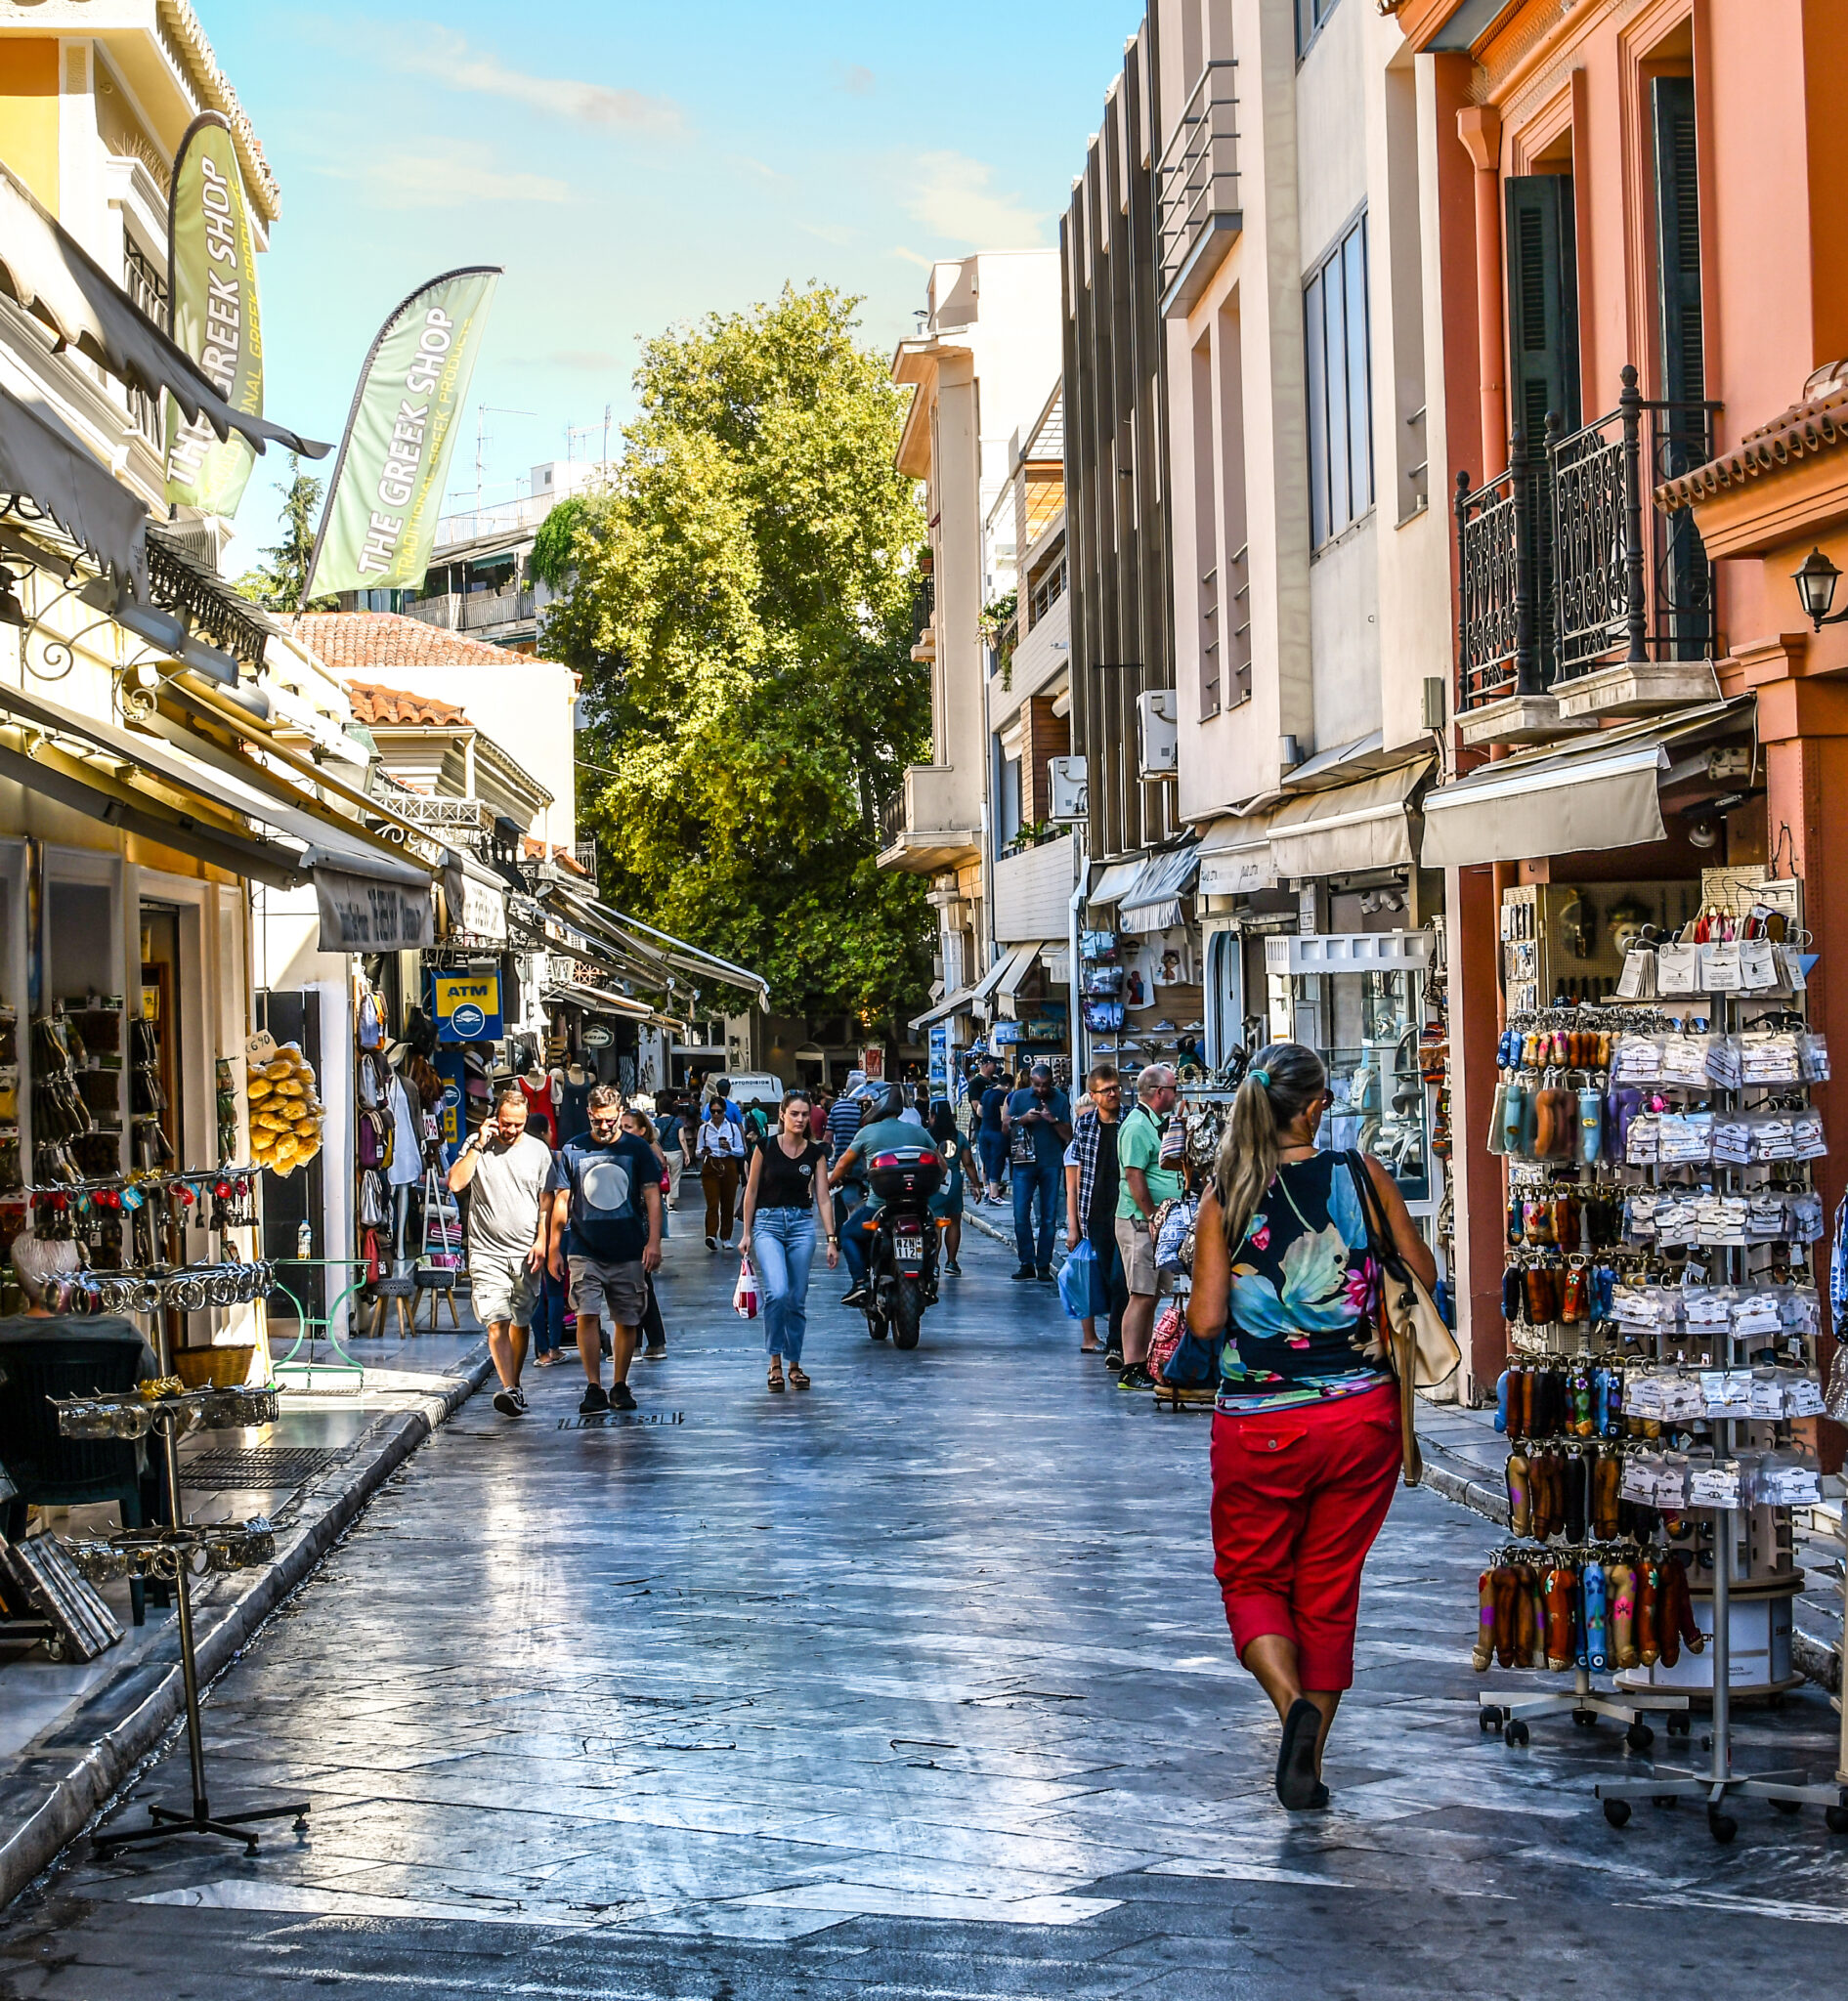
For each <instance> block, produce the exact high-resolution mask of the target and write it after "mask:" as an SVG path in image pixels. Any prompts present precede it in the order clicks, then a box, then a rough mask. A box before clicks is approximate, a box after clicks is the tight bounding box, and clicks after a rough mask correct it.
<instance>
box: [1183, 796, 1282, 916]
mask: <svg viewBox="0 0 1848 2001" xmlns="http://www.w3.org/2000/svg"><path fill="white" fill-rule="evenodd" d="M1199 852H1200V878H1199V885H1198V886H1199V891H1200V894H1201V895H1202V896H1249V895H1251V894H1252V893H1253V891H1255V890H1259V889H1274V888H1275V887H1276V886H1277V879H1278V878H1277V867H1276V864H1275V862H1273V861H1272V860H1271V858H1270V816H1269V814H1268V813H1252V814H1248V815H1245V816H1243V817H1240V816H1239V815H1238V814H1236V813H1228V814H1226V815H1225V817H1224V818H1223V819H1220V820H1216V821H1214V822H1213V824H1212V825H1211V826H1210V827H1209V828H1208V829H1207V830H1206V831H1205V832H1204V833H1203V834H1202V835H1201V836H1200V850H1199Z"/></svg>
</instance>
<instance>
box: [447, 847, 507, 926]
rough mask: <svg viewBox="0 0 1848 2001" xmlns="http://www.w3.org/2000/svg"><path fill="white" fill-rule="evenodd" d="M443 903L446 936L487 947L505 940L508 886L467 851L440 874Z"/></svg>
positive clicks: (459, 855)
mask: <svg viewBox="0 0 1848 2001" xmlns="http://www.w3.org/2000/svg"><path fill="white" fill-rule="evenodd" d="M443 901H444V904H445V906H446V915H447V916H448V919H449V935H450V936H451V937H454V936H456V935H457V934H458V933H459V934H461V935H464V936H466V937H470V938H480V939H483V940H485V941H486V942H487V943H488V944H490V945H504V944H505V943H506V939H507V885H506V883H505V882H504V881H503V880H502V879H501V877H500V876H498V875H496V874H495V873H494V871H493V870H492V869H485V868H483V867H482V865H481V863H479V862H478V861H476V859H475V858H474V856H473V855H471V854H469V853H467V852H466V851H464V852H462V853H460V854H458V855H457V856H456V858H455V860H454V861H452V862H451V863H450V864H449V865H448V867H446V868H445V869H444V871H443Z"/></svg>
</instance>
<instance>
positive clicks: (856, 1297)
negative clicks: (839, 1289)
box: [840, 1285, 871, 1306]
mask: <svg viewBox="0 0 1848 2001" xmlns="http://www.w3.org/2000/svg"><path fill="white" fill-rule="evenodd" d="M870 1297H871V1296H870V1295H869V1293H868V1292H867V1289H866V1287H865V1286H864V1285H858V1286H855V1287H854V1288H853V1289H852V1291H851V1292H848V1293H844V1294H842V1295H841V1299H840V1303H841V1304H842V1305H843V1306H864V1305H865V1304H866V1302H867V1299H869V1298H870Z"/></svg>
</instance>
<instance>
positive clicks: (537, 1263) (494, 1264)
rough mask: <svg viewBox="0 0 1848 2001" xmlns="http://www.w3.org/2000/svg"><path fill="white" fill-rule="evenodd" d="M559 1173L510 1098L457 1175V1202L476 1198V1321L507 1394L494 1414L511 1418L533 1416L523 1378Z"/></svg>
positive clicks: (458, 1160) (472, 1144)
mask: <svg viewBox="0 0 1848 2001" xmlns="http://www.w3.org/2000/svg"><path fill="white" fill-rule="evenodd" d="M551 1171H552V1150H551V1148H550V1147H549V1146H547V1145H546V1144H545V1142H544V1140H542V1139H536V1138H535V1137H534V1136H533V1134H532V1133H530V1132H529V1131H528V1130H527V1129H526V1099H525V1098H524V1097H523V1096H522V1095H521V1094H520V1092H519V1090H518V1089H517V1088H516V1089H514V1090H508V1091H502V1092H501V1094H500V1102H499V1103H498V1104H497V1105H496V1106H495V1107H494V1117H493V1118H492V1119H491V1120H489V1121H488V1122H487V1124H486V1125H484V1126H483V1127H482V1128H481V1129H480V1130H479V1131H478V1132H476V1133H475V1135H474V1137H473V1138H471V1139H470V1140H469V1141H468V1142H467V1144H466V1145H465V1146H464V1147H463V1148H462V1150H461V1152H460V1153H458V1154H457V1155H456V1157H455V1165H454V1166H453V1167H452V1168H451V1170H450V1175H449V1185H450V1192H451V1194H452V1195H459V1194H460V1193H461V1192H462V1190H463V1189H464V1188H467V1189H470V1190H471V1191H472V1192H471V1194H470V1196H469V1199H468V1281H469V1289H470V1292H471V1294H472V1296H473V1299H474V1302H475V1317H476V1318H477V1319H478V1320H479V1321H480V1322H481V1323H482V1325H483V1326H484V1327H485V1328H487V1330H488V1352H489V1354H490V1355H491V1356H492V1357H493V1358H494V1373H495V1374H496V1375H497V1376H498V1377H499V1378H500V1387H499V1388H498V1389H496V1390H495V1391H494V1409H495V1410H497V1411H498V1412H499V1413H500V1415H501V1416H502V1417H503V1418H523V1417H525V1415H526V1392H525V1390H523V1389H522V1388H521V1387H520V1372H521V1370H522V1369H524V1368H525V1367H526V1343H527V1335H528V1330H529V1329H530V1328H531V1327H532V1325H533V1307H534V1303H535V1301H536V1300H537V1296H538V1274H539V1271H540V1269H541V1267H542V1266H543V1265H544V1263H545V1225H544V1222H543V1221H542V1220H541V1218H540V1215H539V1197H540V1196H541V1195H542V1194H543V1193H544V1189H545V1183H546V1180H547V1178H548V1177H549V1176H550V1174H551Z"/></svg>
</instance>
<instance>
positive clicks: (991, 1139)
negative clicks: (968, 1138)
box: [975, 1127, 1008, 1188]
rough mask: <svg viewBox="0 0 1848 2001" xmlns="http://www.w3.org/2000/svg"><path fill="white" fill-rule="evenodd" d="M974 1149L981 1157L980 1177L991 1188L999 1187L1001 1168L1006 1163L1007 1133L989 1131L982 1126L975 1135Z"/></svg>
mask: <svg viewBox="0 0 1848 2001" xmlns="http://www.w3.org/2000/svg"><path fill="white" fill-rule="evenodd" d="M975 1147H976V1151H977V1152H978V1153H979V1154H980V1155H981V1157H982V1179H983V1180H984V1181H986V1182H987V1183H988V1185H989V1187H991V1188H999V1187H1000V1186H1001V1181H1002V1172H1001V1171H1002V1169H1003V1168H1005V1167H1006V1166H1007V1165H1008V1135H1007V1134H1006V1133H1005V1132H990V1131H989V1130H988V1128H986V1127H983V1128H982V1129H981V1131H980V1132H978V1133H977V1134H976V1135H975Z"/></svg>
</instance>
